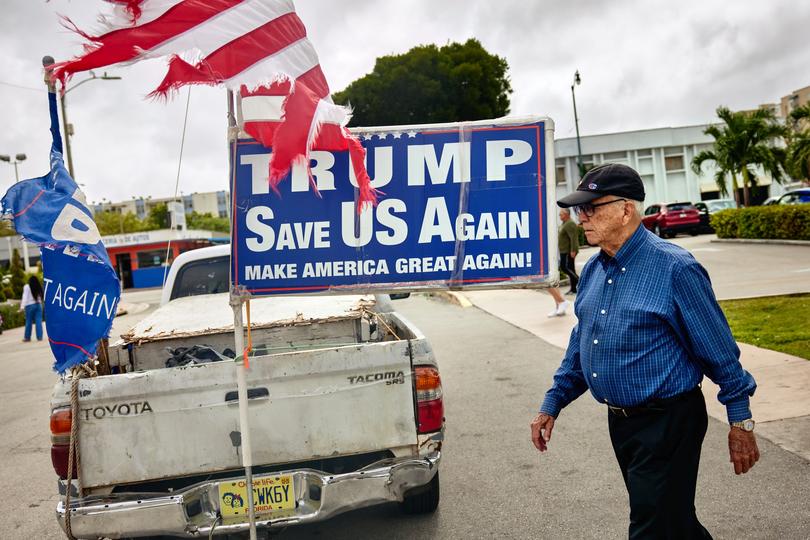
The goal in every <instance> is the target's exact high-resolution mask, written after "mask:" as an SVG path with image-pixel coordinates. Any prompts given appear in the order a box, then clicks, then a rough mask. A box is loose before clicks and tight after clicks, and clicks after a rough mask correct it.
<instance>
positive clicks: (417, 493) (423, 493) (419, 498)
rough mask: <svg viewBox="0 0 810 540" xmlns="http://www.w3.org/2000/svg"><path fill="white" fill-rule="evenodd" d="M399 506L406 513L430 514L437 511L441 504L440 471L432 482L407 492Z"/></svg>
mask: <svg viewBox="0 0 810 540" xmlns="http://www.w3.org/2000/svg"><path fill="white" fill-rule="evenodd" d="M399 506H400V508H401V509H402V511H403V512H404V513H406V514H430V513H433V512H434V511H436V508H438V506H439V471H436V474H435V475H433V479H432V480H431V481H430V482H428V483H427V484H425V485H424V486H419V487H417V488H413V489H412V490H410V491H409V492H408V493H406V494H405V499H404V500H403V501H402V502H401V503H399Z"/></svg>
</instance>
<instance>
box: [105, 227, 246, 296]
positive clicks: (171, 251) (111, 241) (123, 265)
mask: <svg viewBox="0 0 810 540" xmlns="http://www.w3.org/2000/svg"><path fill="white" fill-rule="evenodd" d="M101 240H102V242H104V247H106V248H107V253H108V254H109V255H110V261H111V262H112V265H113V268H115V272H116V273H117V274H118V278H119V279H120V280H121V287H122V288H123V289H129V288H136V289H139V288H144V287H161V286H162V285H163V280H164V279H165V277H166V274H167V272H168V267H169V266H171V264H172V261H173V260H174V259H175V257H177V256H178V255H180V254H181V253H185V252H186V251H190V250H192V249H197V248H201V247H206V246H210V245H212V244H215V243H226V242H228V241H229V240H230V238H229V236H228V235H227V234H225V233H218V232H211V231H194V230H191V231H189V230H185V231H176V230H172V229H162V230H157V231H144V232H137V233H127V234H114V235H110V236H102V237H101Z"/></svg>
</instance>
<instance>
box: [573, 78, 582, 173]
mask: <svg viewBox="0 0 810 540" xmlns="http://www.w3.org/2000/svg"><path fill="white" fill-rule="evenodd" d="M581 83H582V79H580V78H579V70H577V71H576V72H575V73H574V82H573V83H572V84H571V98H572V99H573V100H574V126H576V128H577V168H578V169H579V177H580V178H582V177H583V176H585V165H583V164H582V144H581V143H580V140H579V117H578V116H577V95H576V93H575V92H574V87H575V86H577V85H579V84H581Z"/></svg>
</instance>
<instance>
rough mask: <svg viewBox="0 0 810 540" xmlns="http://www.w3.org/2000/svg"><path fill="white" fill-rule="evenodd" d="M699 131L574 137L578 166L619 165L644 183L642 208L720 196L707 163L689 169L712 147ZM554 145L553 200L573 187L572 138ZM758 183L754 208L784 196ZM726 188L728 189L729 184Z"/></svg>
mask: <svg viewBox="0 0 810 540" xmlns="http://www.w3.org/2000/svg"><path fill="white" fill-rule="evenodd" d="M704 129H706V126H705V125H699V126H684V127H675V128H670V127H667V128H658V129H645V130H639V131H626V132H621V133H607V134H603V135H588V136H585V137H580V141H581V145H582V162H583V164H584V165H585V167H586V169H587V168H590V167H593V166H595V165H599V164H602V163H623V164H625V165H629V166H630V167H632V168H634V169H635V170H637V171H638V173H639V174H640V175H641V178H642V180H643V181H644V191H645V193H646V196H647V197H646V200H645V201H644V202H645V206H646V205H650V204H653V203H661V202H682V201H690V202H696V201H700V200H708V199H717V198H722V197H723V195H721V194H720V192H719V190H718V188H717V184H716V183H715V181H714V175H715V171H716V169H715V166H714V164H713V163H711V162H708V163H704V165H703V168H702V170H701V172H700V174H696V173H695V172H694V171H692V166H691V164H692V159H693V158H694V157H695V156H696V155H697V154H698V153H700V152H702V151H703V150H711V149H712V147H713V142H714V139H713V138H712V137H711V136H709V135H705V134H704V133H703V130H704ZM554 145H555V146H554V153H555V164H554V165H555V182H556V184H557V185H556V189H557V197H558V198H559V197H562V196H564V195H566V194H567V193H570V192H571V191H573V190H575V189H576V187H577V184H579V179H580V176H579V171H578V167H577V140H576V138H575V137H572V138H565V139H557V140H556V141H555V142H554ZM771 184H773V185H771ZM758 185H759V186H761V187H759V188H758V189H755V190H754V195H753V200H754V202H755V203H757V204H758V203H760V202H762V201H763V200H765V199H766V198H767V197H768V196H769V195H781V194H782V193H784V188H783V187H782V186H780V185H779V184H776V183H775V182H772V180H771V178H770V177H768V176H767V175H764V174H761V175H759V181H758ZM728 189H729V190H731V183H730V181H729V183H728ZM729 196H730V195H729Z"/></svg>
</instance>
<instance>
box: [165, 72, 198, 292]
mask: <svg viewBox="0 0 810 540" xmlns="http://www.w3.org/2000/svg"><path fill="white" fill-rule="evenodd" d="M190 103H191V86H189V87H188V94H186V115H185V117H184V118H183V135H182V137H180V158H179V159H178V160H177V178H176V179H175V182H174V199H175V201H174V202H177V190H178V189H179V188H180V167H181V166H182V165H183V147H184V146H185V145H186V127H188V107H189V104H190ZM180 202H181V204H183V212H185V203H183V202H182V201H180ZM171 224H172V223H171V216H169V226H170V227H171ZM171 249H172V237H171V236H169V243H168V244H166V260H165V261H164V265H163V282H162V283H161V286H163V285H166V272H168V271H169V264H168V262H169V253H171Z"/></svg>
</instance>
